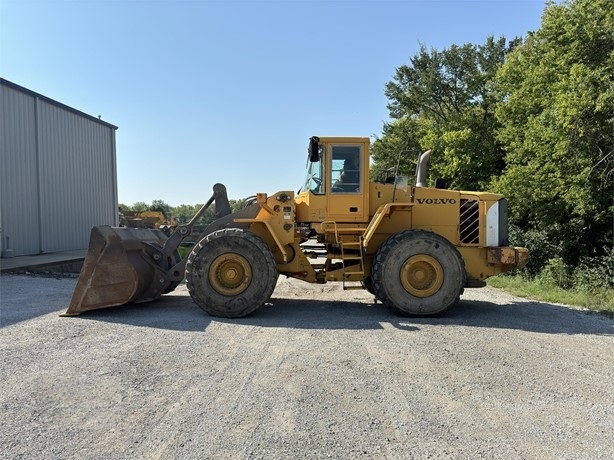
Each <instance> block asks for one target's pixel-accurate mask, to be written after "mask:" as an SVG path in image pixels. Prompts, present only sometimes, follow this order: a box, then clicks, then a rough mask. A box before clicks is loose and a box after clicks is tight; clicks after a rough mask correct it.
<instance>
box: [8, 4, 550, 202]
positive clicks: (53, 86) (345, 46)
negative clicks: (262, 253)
mask: <svg viewBox="0 0 614 460" xmlns="http://www.w3.org/2000/svg"><path fill="white" fill-rule="evenodd" d="M543 8H544V1H542V0H507V1H504V0H490V1H487V0H458V1H444V0H433V1H426V0H424V1H420V0H414V1H411V0H405V1H401V0H398V1H388V0H379V1H375V0H358V1H350V0H311V1H306V0H305V1H303V0H283V1H282V0H268V1H261V0H245V1H239V0H227V1H211V0H204V1H197V0H182V1H170V0H158V1H141V0H0V76H2V77H3V78H5V79H7V80H10V81H12V82H14V83H17V84H18V85H21V86H24V87H26V88H28V89H30V90H32V91H36V92H38V93H41V94H43V95H45V96H47V97H50V98H52V99H55V100H57V101H59V102H62V103H64V104H67V105H69V106H71V107H74V108H76V109H78V110H81V111H83V112H85V113H88V114H90V115H93V116H98V115H101V116H102V119H103V120H105V121H107V122H109V123H112V124H114V125H116V126H118V127H119V129H118V131H117V166H118V172H117V176H118V192H119V202H120V203H124V204H128V205H130V204H133V203H134V202H137V201H144V202H146V203H150V202H151V201H152V200H163V201H165V202H166V203H168V204H170V205H173V206H176V205H179V204H196V203H202V202H204V201H206V200H207V199H208V198H209V196H210V195H211V190H212V186H213V184H214V183H216V182H222V183H223V184H225V185H226V187H227V188H228V194H229V196H230V198H232V199H239V198H243V197H246V196H249V195H253V194H255V193H256V192H268V193H274V192H276V191H278V190H297V189H298V188H299V187H300V185H301V183H302V181H303V177H304V172H305V164H306V155H307V151H306V149H307V141H308V138H309V137H310V136H312V135H319V136H326V135H347V136H371V137H372V138H373V136H378V135H380V134H381V131H382V126H383V124H384V122H386V121H387V120H388V119H389V118H388V110H387V109H386V104H387V100H386V97H385V95H384V86H385V84H386V83H387V82H388V81H390V80H391V79H392V77H393V75H394V72H395V68H396V67H398V66H400V65H403V64H406V63H408V62H409V58H410V57H411V56H413V55H414V54H415V53H416V52H417V51H418V50H419V47H420V44H424V45H426V46H427V47H429V48H436V49H439V50H441V49H444V48H447V47H449V46H450V45H452V44H457V45H462V44H464V43H475V44H482V43H483V42H484V41H485V40H486V37H487V36H489V35H493V36H495V37H496V38H498V37H499V36H505V37H506V38H507V39H508V40H509V39H512V38H513V37H516V36H524V35H526V33H527V32H528V31H532V30H537V29H538V28H539V25H540V18H541V13H542V11H543Z"/></svg>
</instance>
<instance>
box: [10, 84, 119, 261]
mask: <svg viewBox="0 0 614 460" xmlns="http://www.w3.org/2000/svg"><path fill="white" fill-rule="evenodd" d="M1 88H2V99H1V100H0V105H1V106H2V112H1V114H2V129H3V131H2V137H3V139H2V143H1V144H0V145H1V147H2V152H1V153H2V155H1V156H2V161H3V163H2V172H0V174H1V180H2V186H1V189H0V190H1V191H2V196H1V198H0V203H1V205H2V226H3V233H4V234H6V235H9V236H10V237H11V239H10V241H11V248H12V249H13V251H14V253H15V255H25V254H38V253H45V252H57V251H66V250H74V249H85V248H87V245H88V241H89V232H90V229H91V227H92V226H94V225H101V224H108V225H117V179H116V178H117V175H116V170H115V169H116V163H115V127H113V126H112V125H108V124H106V123H99V122H98V121H97V120H95V119H92V118H91V117H89V116H86V115H85V114H80V113H79V112H78V111H75V110H74V109H70V108H68V107H66V106H63V105H62V104H59V103H55V101H52V100H49V99H47V98H44V97H40V98H39V97H36V95H32V94H24V93H23V92H20V91H19V90H18V89H14V88H12V87H6V86H4V85H2V86H1ZM13 100H15V101H19V104H17V103H13V102H12V101H13ZM5 159H6V161H5ZM5 163H6V166H5ZM23 208H25V210H24V209H23ZM16 221H24V224H23V225H22V224H19V225H18V224H17V223H16ZM26 222H27V227H28V230H27V231H26V229H25V228H24V227H26ZM11 234H17V235H21V236H20V237H18V238H17V239H15V238H14V237H13V236H11ZM34 243H35V244H34Z"/></svg>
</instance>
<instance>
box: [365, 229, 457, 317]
mask: <svg viewBox="0 0 614 460" xmlns="http://www.w3.org/2000/svg"><path fill="white" fill-rule="evenodd" d="M372 276H373V288H374V290H375V292H376V295H377V297H378V298H380V299H384V303H385V304H386V305H388V306H390V307H392V308H393V309H396V310H399V311H401V312H403V313H404V314H409V315H418V316H429V315H436V314H439V313H443V312H444V311H446V310H447V309H448V308H450V307H451V306H452V305H454V304H455V303H456V302H458V300H459V299H460V296H461V294H462V293H463V289H464V286H465V279H466V274H465V264H464V262H463V259H462V257H461V256H460V254H459V252H458V250H457V249H456V248H455V247H454V245H452V243H450V242H449V241H448V240H446V239H445V238H444V237H442V236H440V235H438V234H436V233H433V232H428V231H424V230H407V231H404V232H400V233H397V234H396V235H393V236H392V237H390V238H389V239H388V240H387V241H386V242H385V243H384V244H382V246H381V247H380V249H379V250H378V251H377V254H376V256H375V260H374V263H373V275H372Z"/></svg>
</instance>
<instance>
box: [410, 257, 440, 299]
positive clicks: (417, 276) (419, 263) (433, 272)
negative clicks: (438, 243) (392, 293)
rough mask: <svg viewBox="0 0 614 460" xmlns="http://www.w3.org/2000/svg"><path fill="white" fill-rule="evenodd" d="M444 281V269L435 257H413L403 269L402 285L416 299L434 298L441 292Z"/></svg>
mask: <svg viewBox="0 0 614 460" xmlns="http://www.w3.org/2000/svg"><path fill="white" fill-rule="evenodd" d="M443 281H444V275H443V268H442V267H441V264H440V263H439V262H438V261H437V259H435V258H434V257H431V256H428V255H416V256H412V257H410V258H409V259H407V260H406V261H405V263H404V264H403V266H402V267H401V283H402V284H403V287H404V288H405V290H406V291H407V292H409V293H410V294H411V295H413V296H415V297H429V296H432V295H433V294H435V293H436V292H437V291H439V289H440V288H441V286H442V284H443Z"/></svg>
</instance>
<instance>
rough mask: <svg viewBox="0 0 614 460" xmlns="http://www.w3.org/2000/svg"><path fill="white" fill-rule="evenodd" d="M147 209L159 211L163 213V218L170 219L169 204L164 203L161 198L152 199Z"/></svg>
mask: <svg viewBox="0 0 614 460" xmlns="http://www.w3.org/2000/svg"><path fill="white" fill-rule="evenodd" d="M149 210H150V211H158V212H161V213H162V214H164V218H165V219H170V218H171V217H172V208H171V206H170V205H168V204H166V203H165V202H164V201H163V200H153V201H152V202H151V204H150V205H149Z"/></svg>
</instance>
